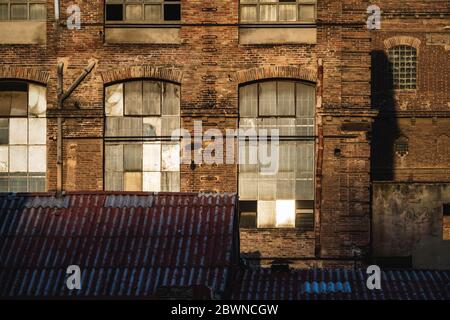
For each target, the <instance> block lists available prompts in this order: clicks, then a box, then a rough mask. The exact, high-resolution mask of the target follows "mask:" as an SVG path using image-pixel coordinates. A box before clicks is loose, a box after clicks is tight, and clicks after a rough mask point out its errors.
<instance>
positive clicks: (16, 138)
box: [9, 118, 28, 144]
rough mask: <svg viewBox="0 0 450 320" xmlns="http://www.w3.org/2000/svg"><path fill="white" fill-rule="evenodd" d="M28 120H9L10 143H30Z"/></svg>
mask: <svg viewBox="0 0 450 320" xmlns="http://www.w3.org/2000/svg"><path fill="white" fill-rule="evenodd" d="M27 132H28V119H24V118H11V119H10V120H9V143H10V144H27V143H28V139H27V138H28V137H27V136H28V134H27Z"/></svg>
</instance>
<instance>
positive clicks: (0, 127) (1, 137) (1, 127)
mask: <svg viewBox="0 0 450 320" xmlns="http://www.w3.org/2000/svg"><path fill="white" fill-rule="evenodd" d="M0 144H9V119H5V118H0Z"/></svg>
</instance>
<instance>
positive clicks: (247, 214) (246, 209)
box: [239, 201, 257, 228]
mask: <svg viewBox="0 0 450 320" xmlns="http://www.w3.org/2000/svg"><path fill="white" fill-rule="evenodd" d="M256 211H257V202H256V201H241V202H239V212H240V223H239V224H240V226H241V228H256Z"/></svg>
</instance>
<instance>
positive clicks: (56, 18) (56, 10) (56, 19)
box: [54, 0, 59, 25]
mask: <svg viewBox="0 0 450 320" xmlns="http://www.w3.org/2000/svg"><path fill="white" fill-rule="evenodd" d="M54 7H55V21H56V25H58V23H59V0H55V2H54Z"/></svg>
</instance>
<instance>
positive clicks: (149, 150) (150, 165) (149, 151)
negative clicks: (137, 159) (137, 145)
mask: <svg viewBox="0 0 450 320" xmlns="http://www.w3.org/2000/svg"><path fill="white" fill-rule="evenodd" d="M142 165H143V170H144V171H160V170H161V144H159V143H151V144H150V143H149V144H144V156H143V164H142Z"/></svg>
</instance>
